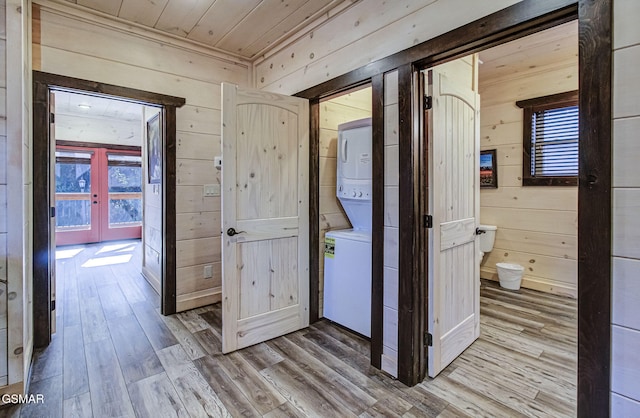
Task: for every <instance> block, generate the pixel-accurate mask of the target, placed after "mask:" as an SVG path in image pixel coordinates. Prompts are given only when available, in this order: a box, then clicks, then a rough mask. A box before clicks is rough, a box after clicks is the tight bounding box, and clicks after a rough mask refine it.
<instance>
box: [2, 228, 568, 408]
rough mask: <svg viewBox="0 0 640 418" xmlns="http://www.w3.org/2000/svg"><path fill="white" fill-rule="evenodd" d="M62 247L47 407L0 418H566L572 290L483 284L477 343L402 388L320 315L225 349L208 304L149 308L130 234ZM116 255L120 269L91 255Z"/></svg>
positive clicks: (35, 384)
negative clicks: (166, 311) (567, 294)
mask: <svg viewBox="0 0 640 418" xmlns="http://www.w3.org/2000/svg"><path fill="white" fill-rule="evenodd" d="M64 249H71V250H74V251H75V252H77V254H75V255H73V256H69V257H66V258H64V259H60V260H58V261H57V265H58V267H59V269H58V273H59V275H58V289H57V290H58V292H57V295H58V298H57V305H58V310H57V326H58V333H57V334H56V335H54V337H53V338H54V342H55V343H53V344H52V345H50V346H49V347H48V348H47V349H45V350H42V351H39V352H36V353H35V355H34V364H33V369H32V370H33V378H32V381H31V386H30V388H29V390H30V393H46V394H47V398H46V401H45V404H44V405H45V406H46V408H42V405H40V407H38V409H36V406H35V405H22V406H10V407H8V408H3V409H0V416H11V417H19V416H24V417H28V416H56V417H58V416H63V417H82V418H85V417H96V418H98V417H99V418H102V417H108V416H137V417H151V418H159V417H163V416H178V417H180V416H185V417H186V416H188V417H192V416H193V417H199V416H213V417H226V416H231V417H237V416H248V417H260V416H263V417H268V418H277V417H308V416H319V417H345V416H359V417H363V418H364V417H404V418H414V417H440V418H449V417H510V418H511V417H547V416H553V417H558V418H561V417H573V416H575V403H576V402H575V398H576V341H577V333H576V323H575V318H576V316H577V308H576V306H577V304H576V301H575V300H573V299H568V298H564V297H560V296H557V295H548V294H544V293H540V292H537V291H533V290H527V289H521V290H518V291H509V290H504V289H502V288H500V287H499V286H498V284H497V283H495V282H489V281H482V284H481V315H480V322H481V334H480V338H479V339H478V340H477V341H476V342H475V343H474V344H473V345H472V346H471V347H469V348H468V349H467V350H465V351H464V352H463V353H462V354H461V355H460V356H459V357H458V358H457V359H456V360H454V361H453V363H452V364H451V365H449V366H448V367H447V368H445V370H444V371H443V372H442V373H441V374H440V375H439V376H438V377H436V378H435V379H425V381H424V382H422V383H421V384H419V385H417V386H414V387H407V386H405V385H403V384H402V383H400V382H398V381H397V380H395V379H392V378H391V377H389V376H388V375H387V374H386V373H384V372H382V371H380V370H377V369H374V368H373V367H371V366H370V361H369V341H368V340H367V339H365V338H363V337H362V336H359V335H356V334H353V333H351V332H350V331H349V330H346V329H344V328H342V327H340V326H336V325H335V324H332V323H331V322H329V321H326V320H321V321H319V322H317V323H315V324H313V325H311V326H310V327H309V328H307V329H304V330H301V331H298V332H294V333H291V334H288V335H286V336H284V337H280V338H277V339H274V340H271V341H268V342H265V343H261V344H256V345H254V346H252V347H248V348H245V349H243V350H239V351H237V352H235V353H233V354H229V355H223V354H222V353H221V352H220V350H221V346H220V336H221V326H222V323H221V317H222V314H221V306H220V304H219V303H218V304H215V305H211V306H206V307H203V308H198V309H194V310H191V311H188V312H185V313H179V314H176V315H172V316H169V317H163V316H161V315H160V314H159V308H158V307H159V300H160V299H159V296H158V295H157V294H156V293H155V291H154V290H153V288H152V287H151V286H150V285H149V284H148V283H147V282H146V280H145V279H144V277H143V276H142V275H141V274H140V260H141V246H140V243H139V241H135V240H134V241H122V242H115V243H105V244H92V245H88V246H85V247H81V246H72V247H68V248H67V247H64ZM127 252H128V253H130V254H131V255H132V257H131V262H130V263H129V264H113V265H98V264H100V263H96V260H97V261H104V260H107V259H108V258H107V257H109V256H110V255H115V254H122V253H127ZM89 266H92V267H89Z"/></svg>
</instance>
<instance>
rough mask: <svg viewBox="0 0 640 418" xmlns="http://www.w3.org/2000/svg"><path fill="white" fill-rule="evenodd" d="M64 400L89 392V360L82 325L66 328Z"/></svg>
mask: <svg viewBox="0 0 640 418" xmlns="http://www.w3.org/2000/svg"><path fill="white" fill-rule="evenodd" d="M63 369H64V375H63V380H64V399H69V398H73V397H75V396H77V395H80V394H82V393H88V392H89V376H88V374H87V360H86V357H85V354H84V339H83V337H82V327H81V326H80V325H70V326H67V325H66V323H65V327H64V356H63Z"/></svg>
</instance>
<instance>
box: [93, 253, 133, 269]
mask: <svg viewBox="0 0 640 418" xmlns="http://www.w3.org/2000/svg"><path fill="white" fill-rule="evenodd" d="M131 257H133V254H122V255H114V256H111V257H100V258H91V259H89V260H87V261H86V262H85V263H84V264H83V265H82V267H85V268H87V267H101V266H112V265H115V264H125V263H128V262H129V260H131Z"/></svg>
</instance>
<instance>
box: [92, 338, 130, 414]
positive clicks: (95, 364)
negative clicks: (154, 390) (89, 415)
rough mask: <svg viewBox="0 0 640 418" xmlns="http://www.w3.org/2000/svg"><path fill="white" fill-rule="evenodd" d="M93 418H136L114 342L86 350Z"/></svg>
mask: <svg viewBox="0 0 640 418" xmlns="http://www.w3.org/2000/svg"><path fill="white" fill-rule="evenodd" d="M85 350H86V355H87V370H88V374H89V387H90V389H91V408H92V410H93V416H94V417H122V416H131V415H133V406H132V405H131V399H130V398H129V392H128V391H127V386H126V384H125V380H124V377H123V375H122V370H121V369H120V365H119V363H118V357H117V355H116V351H115V349H114V348H113V344H112V343H111V339H110V338H107V339H106V340H101V341H97V342H92V343H88V344H87V345H86V346H85Z"/></svg>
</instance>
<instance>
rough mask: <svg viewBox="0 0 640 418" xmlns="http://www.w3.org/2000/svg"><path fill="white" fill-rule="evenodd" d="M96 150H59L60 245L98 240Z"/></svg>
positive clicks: (57, 153)
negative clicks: (94, 203)
mask: <svg viewBox="0 0 640 418" xmlns="http://www.w3.org/2000/svg"><path fill="white" fill-rule="evenodd" d="M94 163H95V152H94V151H93V150H81V151H78V150H74V149H71V148H58V149H57V150H56V169H55V182H56V217H55V219H56V244H57V245H65V244H75V243H82V242H95V241H97V240H98V233H99V231H98V228H97V225H96V224H95V218H96V217H97V216H98V213H97V209H98V208H97V207H96V208H94V205H93V204H92V199H91V193H92V191H91V189H92V186H93V187H94V188H95V185H94V184H93V183H94V179H93V178H92V177H94V171H95V170H93V165H94Z"/></svg>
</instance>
